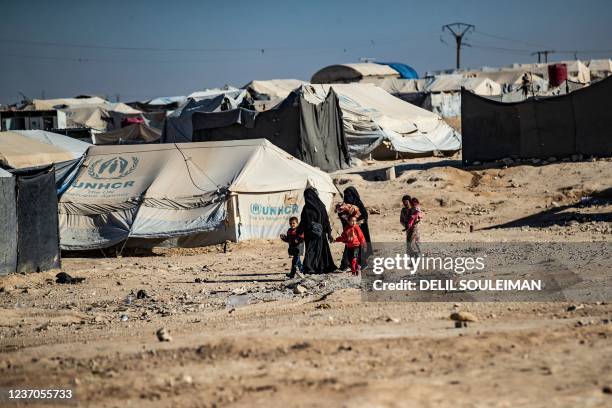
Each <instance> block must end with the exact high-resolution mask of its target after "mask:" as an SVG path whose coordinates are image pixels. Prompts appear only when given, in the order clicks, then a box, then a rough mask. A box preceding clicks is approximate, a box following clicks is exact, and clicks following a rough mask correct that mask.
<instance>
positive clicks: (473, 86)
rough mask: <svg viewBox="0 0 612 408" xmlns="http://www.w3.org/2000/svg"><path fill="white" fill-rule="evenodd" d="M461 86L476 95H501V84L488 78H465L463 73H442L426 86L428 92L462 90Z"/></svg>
mask: <svg viewBox="0 0 612 408" xmlns="http://www.w3.org/2000/svg"><path fill="white" fill-rule="evenodd" d="M461 88H465V89H466V90H468V91H471V92H473V93H475V94H476V95H483V96H492V95H501V93H502V88H501V86H500V85H499V84H498V83H496V82H493V81H492V80H490V79H488V78H464V77H462V76H461V75H442V76H438V77H436V78H435V79H434V80H433V81H432V82H431V83H430V84H428V85H427V87H426V89H425V90H426V92H461Z"/></svg>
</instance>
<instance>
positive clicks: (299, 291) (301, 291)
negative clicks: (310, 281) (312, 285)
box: [293, 284, 306, 295]
mask: <svg viewBox="0 0 612 408" xmlns="http://www.w3.org/2000/svg"><path fill="white" fill-rule="evenodd" d="M293 293H295V294H296V295H303V294H304V293H306V288H305V287H303V286H302V285H300V284H297V285H295V286H294V287H293Z"/></svg>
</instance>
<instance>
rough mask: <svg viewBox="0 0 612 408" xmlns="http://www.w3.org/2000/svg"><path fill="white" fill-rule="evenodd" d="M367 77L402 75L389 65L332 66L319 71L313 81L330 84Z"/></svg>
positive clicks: (397, 76) (396, 76)
mask: <svg viewBox="0 0 612 408" xmlns="http://www.w3.org/2000/svg"><path fill="white" fill-rule="evenodd" d="M367 77H379V78H381V79H382V78H385V77H395V78H399V77H400V74H399V72H397V71H396V70H394V69H393V68H391V67H390V66H388V65H382V64H374V63H356V64H338V65H330V66H328V67H325V68H322V69H320V70H319V71H317V72H316V73H315V74H314V75H313V76H312V79H311V82H312V83H314V84H330V83H336V82H355V81H358V80H360V79H363V78H367Z"/></svg>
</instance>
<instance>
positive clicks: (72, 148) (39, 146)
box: [0, 130, 91, 192]
mask: <svg viewBox="0 0 612 408" xmlns="http://www.w3.org/2000/svg"><path fill="white" fill-rule="evenodd" d="M89 146H91V145H90V144H89V143H85V142H82V141H80V140H76V139H73V138H71V137H68V136H64V135H60V134H57V133H52V132H46V131H44V130H19V131H11V132H0V166H1V167H4V168H7V169H8V168H10V169H26V168H30V167H38V166H46V165H49V164H55V177H56V183H57V190H58V192H61V191H63V189H64V188H65V186H66V185H67V184H68V183H69V182H70V180H71V179H72V177H73V176H74V175H75V174H76V173H75V172H76V169H77V167H78V164H79V162H80V160H81V159H82V157H83V156H84V155H85V152H86V151H87V149H88V148H89Z"/></svg>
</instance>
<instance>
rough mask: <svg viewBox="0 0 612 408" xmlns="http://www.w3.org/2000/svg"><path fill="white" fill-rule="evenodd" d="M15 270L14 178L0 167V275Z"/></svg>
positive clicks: (15, 222)
mask: <svg viewBox="0 0 612 408" xmlns="http://www.w3.org/2000/svg"><path fill="white" fill-rule="evenodd" d="M16 270H17V208H16V199H15V178H14V177H13V175H12V174H10V173H9V172H7V171H4V170H2V169H0V275H6V274H8V273H11V272H15V271H16Z"/></svg>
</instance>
